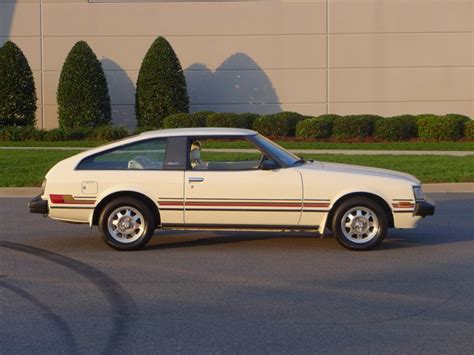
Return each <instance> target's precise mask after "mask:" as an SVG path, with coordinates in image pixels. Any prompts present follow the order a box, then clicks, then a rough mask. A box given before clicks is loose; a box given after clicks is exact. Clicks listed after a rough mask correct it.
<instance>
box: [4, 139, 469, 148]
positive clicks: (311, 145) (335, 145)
mask: <svg viewBox="0 0 474 355" xmlns="http://www.w3.org/2000/svg"><path fill="white" fill-rule="evenodd" d="M105 143H106V142H103V141H87V140H84V141H64V142H36V141H24V142H6V141H0V146H4V147H7V146H8V147H96V146H98V145H101V144H105ZM277 143H278V144H280V145H282V146H283V147H285V148H287V149H354V150H358V149H367V150H474V141H457V142H388V143H334V142H296V141H290V140H285V141H281V140H277ZM206 148H247V145H246V144H242V143H241V142H226V143H222V142H219V144H218V145H217V144H215V145H214V144H212V142H208V143H207V144H206Z"/></svg>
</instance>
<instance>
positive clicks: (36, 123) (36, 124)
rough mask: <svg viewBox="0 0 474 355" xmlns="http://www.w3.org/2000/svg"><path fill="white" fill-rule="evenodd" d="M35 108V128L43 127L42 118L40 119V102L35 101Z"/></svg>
mask: <svg viewBox="0 0 474 355" xmlns="http://www.w3.org/2000/svg"><path fill="white" fill-rule="evenodd" d="M37 105H38V106H37V108H36V121H35V126H36V128H38V129H42V128H43V119H42V116H41V115H42V113H43V110H42V109H41V105H40V102H39V101H38V103H37Z"/></svg>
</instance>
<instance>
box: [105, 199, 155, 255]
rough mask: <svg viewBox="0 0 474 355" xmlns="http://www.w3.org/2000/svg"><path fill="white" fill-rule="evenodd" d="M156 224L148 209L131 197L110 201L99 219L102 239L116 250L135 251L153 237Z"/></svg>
mask: <svg viewBox="0 0 474 355" xmlns="http://www.w3.org/2000/svg"><path fill="white" fill-rule="evenodd" d="M155 226H156V222H155V218H154V216H153V213H152V212H151V210H150V208H149V207H148V206H147V205H146V204H145V203H143V202H142V201H140V200H138V199H135V198H131V197H119V198H117V199H115V200H112V201H110V202H109V203H108V204H107V205H106V206H105V207H104V209H103V210H102V212H101V214H100V217H99V229H100V231H101V233H102V239H103V240H104V241H105V242H106V243H107V244H108V245H109V246H111V247H112V248H114V249H117V250H136V249H139V248H141V247H142V246H144V245H145V244H146V243H148V241H149V240H150V238H151V237H152V235H153V232H154V230H155Z"/></svg>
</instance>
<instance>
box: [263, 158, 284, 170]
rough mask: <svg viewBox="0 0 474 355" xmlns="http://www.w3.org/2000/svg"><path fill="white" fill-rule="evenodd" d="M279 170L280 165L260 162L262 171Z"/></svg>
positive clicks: (267, 161)
mask: <svg viewBox="0 0 474 355" xmlns="http://www.w3.org/2000/svg"><path fill="white" fill-rule="evenodd" d="M278 168H280V165H279V164H277V163H275V162H274V161H273V160H270V159H268V160H264V161H263V162H262V170H275V169H278Z"/></svg>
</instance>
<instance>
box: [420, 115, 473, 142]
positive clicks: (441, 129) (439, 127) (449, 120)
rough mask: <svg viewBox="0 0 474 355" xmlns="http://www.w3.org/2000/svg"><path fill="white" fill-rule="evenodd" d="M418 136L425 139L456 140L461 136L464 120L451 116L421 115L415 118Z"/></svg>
mask: <svg viewBox="0 0 474 355" xmlns="http://www.w3.org/2000/svg"><path fill="white" fill-rule="evenodd" d="M417 126H418V137H420V138H421V139H426V140H437V141H443V140H448V141H449V140H458V139H460V138H461V137H462V136H463V131H464V120H463V119H461V118H459V117H456V116H455V117H453V116H448V115H446V116H435V115H421V116H418V118H417Z"/></svg>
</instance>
